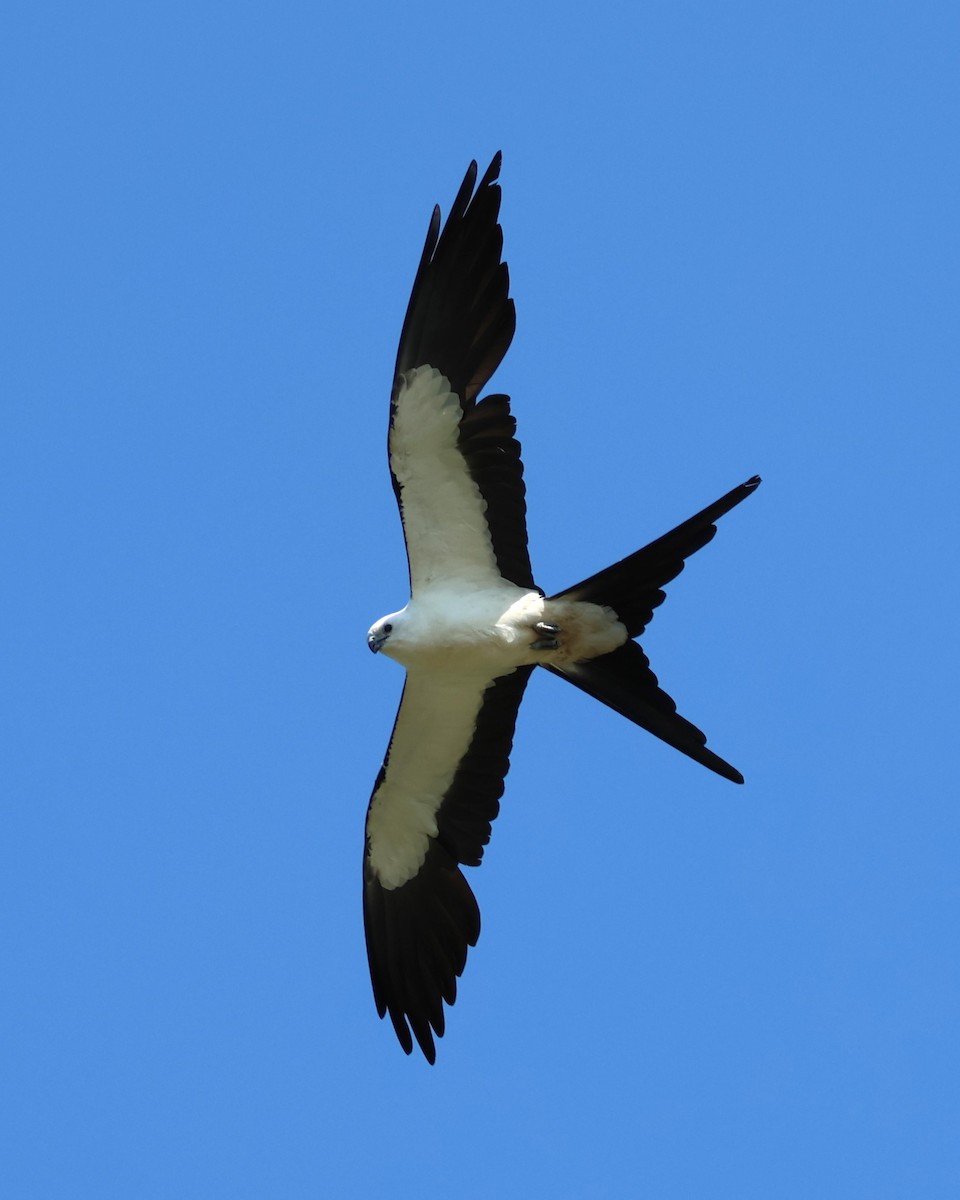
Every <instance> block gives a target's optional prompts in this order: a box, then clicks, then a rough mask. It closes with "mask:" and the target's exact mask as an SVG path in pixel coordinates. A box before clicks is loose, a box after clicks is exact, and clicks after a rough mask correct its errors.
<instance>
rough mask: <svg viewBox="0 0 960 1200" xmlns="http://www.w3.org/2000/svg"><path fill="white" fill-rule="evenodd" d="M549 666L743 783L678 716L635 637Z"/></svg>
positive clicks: (737, 774) (705, 763)
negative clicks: (576, 660) (576, 659)
mask: <svg viewBox="0 0 960 1200" xmlns="http://www.w3.org/2000/svg"><path fill="white" fill-rule="evenodd" d="M547 670H548V671H552V672H553V674H554V675H559V676H560V677H561V678H562V679H566V680H568V681H569V682H570V683H573V684H575V685H576V686H577V687H578V688H580V689H581V690H582V691H584V692H586V693H587V694H588V695H590V696H593V697H594V698H595V699H596V700H599V701H601V703H603V704H606V705H608V706H609V707H610V708H612V709H613V710H614V711H615V712H618V713H620V714H621V715H622V716H624V717H626V718H627V720H628V721H633V722H634V724H636V725H640V726H641V727H642V728H643V729H646V730H648V732H650V733H652V734H654V735H655V736H656V737H658V738H660V739H661V740H662V741H664V742H666V743H667V745H668V746H673V747H674V748H675V749H677V750H679V751H680V752H681V753H682V754H686V755H688V756H689V757H690V758H692V759H694V761H695V762H698V763H702V764H703V766H705V767H709V768H710V770H711V771H716V773H717V774H718V775H722V776H723V777H724V779H730V780H732V781H733V782H734V783H743V776H742V775H741V774H740V772H739V771H738V770H737V769H736V767H732V766H731V765H730V764H729V763H728V762H725V761H724V760H723V759H722V758H721V757H720V756H719V755H718V754H714V753H713V751H712V750H708V749H707V745H706V743H707V739H706V736H705V735H704V734H703V733H702V732H701V731H700V730H699V729H698V728H697V727H696V725H693V724H691V722H690V721H688V720H686V718H685V717H681V716H680V714H679V713H678V712H677V706H676V704H674V702H673V700H672V699H671V698H670V697H669V696H668V695H667V693H666V692H665V691H664V690H663V688H661V687H660V684H659V683H658V681H657V677H656V675H654V673H653V671H651V669H650V660H649V659H648V658H647V656H646V655H645V654H644V652H643V650H642V649H641V648H640V646H639V645H638V644H637V643H636V642H625V643H624V645H622V646H620V647H618V648H617V649H616V650H614V651H612V652H611V653H610V654H602V655H601V656H600V657H599V658H591V659H589V660H588V661H587V662H581V663H570V664H565V665H564V666H563V667H547Z"/></svg>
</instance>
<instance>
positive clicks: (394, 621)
mask: <svg viewBox="0 0 960 1200" xmlns="http://www.w3.org/2000/svg"><path fill="white" fill-rule="evenodd" d="M402 626H403V611H402V610H401V611H400V612H396V613H389V614H388V615H387V616H385V617H381V618H380V620H379V621H377V622H376V624H375V625H371V626H370V631H369V633H368V634H367V645H368V646H369V648H370V649H371V650H372V651H373V653H374V654H378V653H379V652H380V651H381V650H384V648H385V647H386V651H385V652H386V653H387V654H389V653H390V647H389V641H390V636H391V634H393V633H394V631H395V630H398V629H400V628H402Z"/></svg>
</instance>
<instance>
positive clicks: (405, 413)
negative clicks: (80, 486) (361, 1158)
mask: <svg viewBox="0 0 960 1200" xmlns="http://www.w3.org/2000/svg"><path fill="white" fill-rule="evenodd" d="M499 174H500V155H499V154H497V155H496V157H495V158H494V160H493V162H492V163H491V164H490V166H489V167H488V168H487V171H486V173H485V174H484V175H483V178H482V179H481V180H480V184H479V186H476V181H477V164H476V163H475V162H473V163H471V164H470V167H469V169H468V171H467V174H466V177H465V178H464V180H463V183H462V184H461V186H460V190H459V192H458V193H457V197H456V199H455V200H454V202H453V207H452V208H451V210H450V214H449V216H448V217H447V220H446V223H445V225H444V226H443V230H442V231H441V229H440V209H439V207H437V208H434V210H433V216H432V217H431V220H430V226H429V229H428V230H427V239H426V244H425V245H424V248H423V254H422V256H421V258H420V265H419V267H418V268H417V274H416V278H415V279H414V282H413V291H412V293H411V296H410V303H409V305H408V307H407V313H406V317H405V319H404V322H403V331H402V333H401V335H400V348H399V351H398V354H397V366H396V372H395V375H394V384H393V393H392V395H391V398H390V422H389V433H388V454H389V461H390V474H391V476H392V478H393V490H394V492H395V493H396V497H397V503H398V505H399V507H400V518H401V521H402V523H403V532H404V538H405V540H406V546H407V560H408V563H409V568H410V600H409V602H408V603H407V605H406V606H405V607H404V608H402V609H401V610H400V611H399V612H395V613H391V614H389V615H388V616H385V617H383V618H381V619H380V620H379V621H377V623H376V624H375V625H374V626H373V627H372V628H371V629H370V632H369V634H368V635H367V645H368V646H369V647H370V649H371V650H372V651H373V652H374V653H378V652H379V653H382V654H385V655H387V657H388V658H393V659H396V661H397V662H399V663H402V664H403V666H404V667H405V668H406V682H405V684H404V689H403V695H402V697H401V700H400V709H399V711H398V713H397V717H396V721H395V723H394V727H393V733H392V735H391V737H390V744H389V746H388V749H387V755H386V759H385V760H384V763H383V766H382V767H381V769H380V774H379V775H378V776H377V780H376V783H375V784H374V787H373V794H372V796H371V798H370V806H369V808H368V810H367V819H366V839H365V845H364V860H363V917H364V930H365V934H366V942H367V957H368V960H369V965H370V977H371V981H372V983H373V994H374V999H375V1001H376V1005H377V1011H378V1012H379V1014H380V1016H381V1017H383V1016H385V1015H386V1014H387V1013H389V1015H390V1020H391V1021H392V1023H393V1028H394V1030H395V1031H396V1035H397V1038H398V1039H399V1041H400V1045H401V1046H402V1047H403V1049H404V1050H405V1051H406V1053H407V1054H410V1053H411V1052H412V1050H413V1039H414V1038H415V1039H416V1041H417V1043H418V1045H419V1046H420V1049H421V1051H422V1052H423V1054H424V1056H425V1057H426V1058H427V1060H428V1061H429V1062H431V1063H432V1062H434V1060H435V1058H436V1047H435V1044H434V1036H436V1037H441V1036H442V1035H443V1031H444V1008H443V1005H444V1003H446V1004H448V1005H450V1004H453V1002H454V1000H455V998H456V993H457V979H458V977H459V976H460V975H461V973H462V971H463V968H464V965H465V963H466V959H467V948H468V947H469V946H474V945H476V942H477V938H478V936H479V934H480V911H479V909H478V907H477V902H476V899H475V898H474V895H473V892H472V891H471V889H470V885H469V884H468V883H467V881H466V879H465V878H464V875H463V872H462V871H461V869H460V868H461V866H471V867H475V866H478V865H479V863H480V860H481V858H482V856H483V848H484V846H485V845H486V844H487V842H488V841H489V840H490V825H491V822H492V821H493V820H494V818H495V817H496V815H497V813H498V812H499V809H500V797H501V796H502V795H503V788H504V777H505V776H506V773H507V770H508V768H509V765H510V763H509V756H510V750H511V746H512V742H513V731H514V725H515V723H516V717H517V710H518V708H519V705H520V700H521V698H522V696H523V691H524V688H525V687H526V685H527V680H528V679H529V678H530V674H531V672H532V671H533V669H534V668H535V667H538V666H539V667H544V668H546V670H548V671H551V672H552V673H553V674H554V675H559V676H560V677H561V678H562V679H566V680H569V682H570V683H573V684H575V685H576V686H577V687H578V688H581V689H582V690H583V691H584V692H586V693H587V694H588V695H590V696H593V697H595V698H596V699H597V700H599V701H601V702H602V703H603V704H606V705H609V706H610V708H612V709H614V710H615V711H617V712H618V713H621V714H622V715H623V716H625V717H626V718H627V719H628V720H630V721H633V722H635V723H636V724H637V725H640V726H642V727H643V728H644V729H646V730H648V731H649V732H650V733H653V734H655V735H656V736H657V737H659V738H661V739H662V740H663V741H665V742H666V743H667V744H668V745H670V746H673V747H675V748H676V749H677V750H679V751H681V752H682V753H683V754H686V755H689V757H690V758H692V759H694V760H695V761H696V762H699V763H702V764H703V765H704V766H705V767H709V768H710V770H712V771H716V772H717V774H718V775H722V776H723V777H724V778H725V779H730V780H733V782H735V783H742V782H743V776H742V775H741V774H740V772H739V771H737V770H736V769H735V768H734V767H732V766H730V764H729V763H727V762H724V760H723V759H722V758H720V757H719V756H718V755H716V754H714V753H713V751H712V750H708V749H707V746H706V738H705V737H704V735H703V734H702V733H701V732H700V730H699V729H697V727H696V726H695V725H692V724H691V723H690V722H689V721H687V720H685V719H684V718H683V717H681V716H680V714H679V713H678V712H677V708H676V705H675V704H674V702H673V700H671V698H670V697H669V696H668V695H667V693H666V692H665V691H663V690H662V688H661V687H660V685H659V683H658V682H657V677H656V675H654V673H653V671H651V669H650V664H649V661H648V659H647V656H646V655H645V654H644V652H643V650H642V649H641V648H640V645H639V643H638V642H637V641H636V639H637V638H638V637H639V636H640V635H641V634H642V633H643V631H644V629H645V628H646V627H647V625H648V624H649V622H650V620H651V618H652V616H653V610H654V609H655V608H656V607H657V605H658V604H660V603H661V602H662V600H663V599H664V592H663V587H664V585H665V584H667V583H669V582H670V580H672V579H674V578H675V577H676V576H677V575H678V574H679V573H680V572H681V571H682V570H683V565H684V562H685V561H686V559H687V558H689V557H690V555H691V554H693V553H694V552H695V551H697V550H699V549H700V548H701V547H702V546H705V545H706V544H707V542H709V541H710V539H711V538H712V537H713V535H714V534H715V533H716V521H717V520H718V519H719V518H720V517H722V516H723V515H724V513H726V512H729V511H730V509H731V508H733V507H734V505H737V504H739V503H740V501H741V500H744V499H746V497H747V496H749V495H750V494H751V492H753V491H754V490H755V489H756V488H757V486H758V485H759V483H760V479H759V477H758V476H754V477H753V478H752V479H748V480H747V481H746V483H742V484H741V485H740V486H739V487H736V488H734V489H733V490H732V491H730V492H728V493H727V494H726V495H725V496H722V497H721V498H720V499H719V500H717V501H715V502H714V503H713V504H711V505H709V506H708V507H707V508H705V509H703V511H702V512H699V513H697V515H696V516H694V517H691V518H690V520H688V521H685V522H684V523H683V524H682V525H678V526H677V528H676V529H674V530H672V531H671V532H670V533H667V534H664V536H663V537H661V538H658V539H657V540H656V541H655V542H651V543H650V545H648V546H645V547H644V548H643V549H642V550H637V551H636V553H634V554H631V555H629V556H628V557H627V558H624V559H622V560H621V561H620V562H617V563H614V564H613V566H611V567H607V568H606V570H603V571H600V572H598V573H597V574H596V575H591V576H590V578H589V579H584V580H583V581H582V582H581V583H578V584H575V585H574V586H573V587H569V588H566V589H565V590H564V591H562V592H557V593H555V594H554V595H552V596H547V595H545V594H544V592H543V591H541V590H540V588H538V587H537V585H536V584H535V583H534V580H533V572H532V570H531V567H530V556H529V553H528V550H527V530H526V503H525V500H524V484H523V467H522V465H521V462H520V445H519V443H518V442H517V440H516V438H515V436H514V434H515V432H516V422H515V421H514V419H513V417H512V416H511V414H510V401H509V398H508V397H507V396H502V395H488V396H485V397H484V398H483V399H478V397H479V394H480V392H481V390H482V389H483V387H484V386H485V385H486V383H487V381H488V380H489V378H490V376H491V375H492V374H493V373H494V371H495V370H496V369H497V367H498V366H499V364H500V362H501V360H502V359H503V356H504V355H505V354H506V352H507V349H508V347H509V345H510V343H511V341H512V339H513V334H514V328H515V324H516V317H515V312H514V306H513V301H512V300H511V299H510V298H509V294H508V292H509V283H508V276H507V266H506V263H504V262H502V261H501V255H502V251H503V233H502V231H501V228H500V225H499V214H500V185H499V184H498V183H497V179H498V177H499Z"/></svg>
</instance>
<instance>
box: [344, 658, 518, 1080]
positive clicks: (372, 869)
mask: <svg viewBox="0 0 960 1200" xmlns="http://www.w3.org/2000/svg"><path fill="white" fill-rule="evenodd" d="M531 670H532V667H519V668H518V669H517V670H515V671H513V672H512V673H511V674H509V675H502V676H500V677H499V678H497V679H494V680H485V679H478V678H474V679H464V678H463V677H458V678H456V679H451V680H444V679H443V678H442V677H438V675H437V674H435V673H428V672H410V673H408V675H407V682H406V686H405V687H404V692H403V697H402V699H401V701H400V709H399V712H398V713H397V720H396V723H395V725H394V729H393V734H392V736H391V739H390V745H389V748H388V751H387V757H386V760H385V762H384V764H383V767H382V769H381V771H380V775H379V777H378V778H377V782H376V784H375V785H374V789H373V795H372V797H371V799H370V807H369V808H368V810H367V824H366V842H365V853H364V865H363V877H364V889H363V919H364V930H365V933H366V940H367V958H368V961H369V965H370V978H371V981H372V983H373V993H374V999H375V1000H376V1004H377V1011H378V1012H379V1013H380V1016H381V1017H382V1016H384V1015H386V1014H387V1013H389V1014H390V1019H391V1021H392V1022H393V1027H394V1030H395V1031H396V1034H397V1037H398V1039H399V1041H400V1044H401V1046H402V1047H403V1048H404V1050H405V1051H406V1052H407V1053H408V1054H409V1053H410V1052H411V1051H412V1049H413V1040H412V1038H411V1031H412V1034H413V1037H414V1038H416V1040H417V1043H418V1044H419V1046H420V1049H421V1050H422V1051H423V1053H424V1055H425V1057H426V1058H427V1060H428V1061H429V1062H431V1063H432V1062H433V1061H434V1059H435V1057H436V1050H435V1046H434V1040H433V1039H434V1035H436V1036H437V1037H440V1036H442V1035H443V1030H444V1015H443V1001H446V1003H447V1004H453V1002H454V1000H455V998H456V994H457V978H458V976H459V975H460V974H461V972H462V971H463V968H464V964H465V963H466V958H467V948H468V947H469V946H474V945H476V942H477V938H478V936H479V934H480V912H479V909H478V908H477V902H476V900H475V898H474V895H473V892H472V891H471V890H470V886H469V884H468V883H467V881H466V879H465V878H464V876H463V873H462V872H461V871H460V864H466V865H469V866H476V865H478V864H479V863H480V860H481V858H482V856H483V848H484V846H485V845H486V844H487V842H488V841H489V840H490V826H491V822H492V821H493V820H494V818H495V817H496V815H497V813H498V812H499V809H500V803H499V802H500V797H501V796H502V794H503V781H504V777H505V775H506V773H507V770H508V768H509V765H510V749H511V746H512V743H513V731H514V726H515V724H516V718H517V710H518V708H519V706H520V700H521V698H522V696H523V691H524V688H525V687H526V684H527V680H528V679H529V677H530V672H531Z"/></svg>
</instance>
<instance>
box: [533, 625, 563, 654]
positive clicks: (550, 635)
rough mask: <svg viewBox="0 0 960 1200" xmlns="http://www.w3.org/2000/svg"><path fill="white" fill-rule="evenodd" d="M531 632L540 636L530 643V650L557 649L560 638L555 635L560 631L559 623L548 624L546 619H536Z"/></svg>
mask: <svg viewBox="0 0 960 1200" xmlns="http://www.w3.org/2000/svg"><path fill="white" fill-rule="evenodd" d="M533 632H534V633H538V634H539V635H540V636H539V637H538V638H537V640H536V641H535V642H534V643H533V644H532V646H531V649H532V650H559V649H560V639H559V637H558V636H557V635H558V634H559V632H560V626H559V625H550V624H548V622H546V621H538V622H537V623H536V625H534V627H533Z"/></svg>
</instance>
